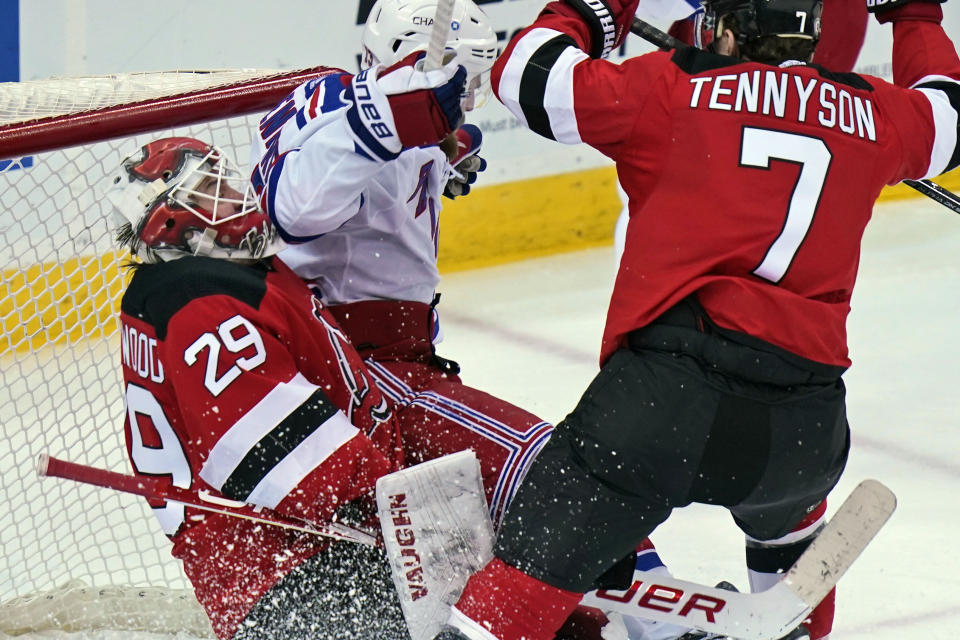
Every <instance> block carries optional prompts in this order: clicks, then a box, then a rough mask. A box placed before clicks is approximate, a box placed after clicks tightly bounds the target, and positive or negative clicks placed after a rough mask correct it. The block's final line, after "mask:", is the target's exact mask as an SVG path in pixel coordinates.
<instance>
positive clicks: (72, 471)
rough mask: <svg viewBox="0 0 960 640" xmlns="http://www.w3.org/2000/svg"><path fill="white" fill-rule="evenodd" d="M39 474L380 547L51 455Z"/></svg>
mask: <svg viewBox="0 0 960 640" xmlns="http://www.w3.org/2000/svg"><path fill="white" fill-rule="evenodd" d="M37 474H39V475H40V476H46V477H54V478H64V479H67V480H74V481H76V482H83V483H85V484H92V485H95V486H98V487H104V488H106V489H114V490H115V491H122V492H124V493H132V494H134V495H138V496H143V497H144V498H150V499H153V500H169V501H171V502H179V503H180V504H183V505H186V506H188V507H193V508H195V509H203V510H204V511H212V512H214V513H220V514H223V515H228V516H232V517H235V518H245V519H247V520H253V521H254V522H261V523H263V524H269V525H273V526H277V527H283V528H285V529H294V530H296V531H303V532H305V533H311V534H313V535H318V536H325V537H328V538H336V539H338V540H349V541H351V542H359V543H360V544H366V545H370V546H377V544H378V540H377V537H376V536H374V535H371V534H370V533H368V532H366V531H362V530H360V529H355V528H353V527H348V526H345V525H342V524H338V523H335V522H330V523H326V524H317V523H314V522H307V521H305V520H304V521H301V520H294V519H292V518H285V517H283V516H281V515H279V514H277V513H272V512H270V513H264V512H263V511H261V510H260V508H259V507H255V506H253V505H250V504H247V503H245V502H239V501H237V500H229V499H227V498H222V497H220V496H215V495H212V494H210V493H208V492H206V491H196V490H192V489H182V488H180V487H173V486H169V485H166V484H164V483H161V482H160V481H158V480H154V479H153V478H147V477H144V476H128V475H124V474H122V473H116V472H115V471H107V470H106V469H99V468H97V467H88V466H87V465H83V464H78V463H76V462H67V461H66V460H59V459H57V458H54V457H52V456H49V455H47V454H40V456H39V457H38V458H37Z"/></svg>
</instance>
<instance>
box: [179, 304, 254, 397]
mask: <svg viewBox="0 0 960 640" xmlns="http://www.w3.org/2000/svg"><path fill="white" fill-rule="evenodd" d="M238 330H239V333H237V332H238ZM218 337H219V340H218V339H217V338H218ZM221 344H222V345H223V346H224V347H226V348H227V351H229V352H230V353H240V352H242V351H244V350H245V349H247V348H249V347H253V349H254V353H253V354H251V355H249V356H245V357H241V358H237V359H236V361H235V362H234V364H233V366H231V367H230V368H229V369H227V370H226V371H225V372H224V374H223V375H222V376H220V377H219V378H218V377H217V371H218V370H219V363H220V346H221ZM204 349H209V350H210V354H209V355H208V357H207V364H206V373H205V374H204V377H203V386H205V387H206V388H207V390H208V391H210V393H211V394H213V395H214V396H219V395H220V394H221V393H223V390H224V389H226V388H227V387H229V386H230V383H232V382H233V381H234V380H236V379H237V378H238V377H239V376H240V374H241V373H242V372H243V371H249V370H250V369H253V368H254V367H256V366H259V365H261V364H263V363H264V361H266V359H267V350H266V348H264V346H263V339H262V338H261V337H260V332H258V331H257V328H256V327H255V326H253V324H252V323H251V322H250V321H249V320H247V319H246V318H244V317H243V316H239V315H237V316H233V317H232V318H230V319H229V320H226V321H224V322H223V323H221V324H220V326H219V327H217V335H216V336H215V335H213V334H212V333H210V332H207V333H204V334H203V335H202V336H200V337H199V338H197V340H196V341H195V342H194V343H193V344H191V345H190V346H189V347H187V350H186V351H184V353H183V360H184V362H186V363H187V365H188V366H191V367H192V366H193V365H195V364H196V363H197V358H198V357H199V356H200V352H201V351H203V350H204Z"/></svg>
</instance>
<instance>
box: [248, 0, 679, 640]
mask: <svg viewBox="0 0 960 640" xmlns="http://www.w3.org/2000/svg"><path fill="white" fill-rule="evenodd" d="M436 8H437V2H436V0H378V1H377V2H376V3H375V4H374V5H373V7H372V9H371V11H370V15H369V19H368V20H367V23H366V27H365V30H364V33H363V39H362V45H363V65H362V66H363V67H364V70H363V71H361V72H360V73H358V74H357V75H352V74H349V73H347V72H344V71H341V70H336V69H331V70H330V71H329V72H327V73H326V74H323V75H320V76H318V77H317V78H315V79H312V80H310V81H308V82H306V83H305V84H303V85H301V86H300V87H298V88H297V89H296V90H294V91H293V92H292V93H291V94H290V95H289V96H288V97H287V98H286V99H285V100H284V101H282V102H281V103H280V104H279V105H277V107H276V108H275V109H273V110H272V111H271V112H270V113H269V114H267V115H266V116H265V117H264V118H263V119H262V120H261V122H260V127H259V130H258V132H257V134H256V135H255V138H256V139H255V143H254V151H253V157H252V163H251V166H252V167H253V178H252V182H253V185H254V187H255V189H256V190H257V191H258V193H259V196H260V201H261V205H262V207H263V210H264V211H266V212H267V213H268V214H269V216H270V217H271V219H272V220H273V222H274V224H275V226H276V227H277V229H278V230H279V232H280V234H281V236H282V237H283V239H284V240H285V241H286V242H287V243H288V244H289V245H290V247H289V248H288V249H287V250H285V251H284V252H283V253H282V255H281V257H282V259H283V261H284V262H285V263H286V264H288V265H289V266H290V267H291V268H292V269H293V270H294V271H295V272H296V273H297V274H298V275H300V276H301V277H302V278H304V279H305V280H306V281H307V282H308V283H309V284H310V285H311V287H312V288H313V290H314V291H315V293H316V294H317V295H318V296H320V297H321V299H322V300H323V301H324V303H325V304H326V305H327V308H328V309H329V310H330V311H331V312H332V313H333V315H334V316H335V317H336V318H337V320H338V321H339V323H340V325H341V327H342V328H343V329H344V330H345V332H346V333H347V335H348V336H349V337H350V340H351V342H352V343H353V344H354V345H355V346H356V348H357V350H358V351H359V352H360V353H361V355H362V356H364V358H365V359H366V363H367V365H368V368H369V370H370V372H371V374H372V375H373V376H374V378H375V379H376V381H377V383H378V385H379V386H380V388H381V390H382V391H383V392H384V393H385V395H387V397H388V398H389V399H391V400H392V401H393V403H394V405H395V411H396V415H397V417H398V419H399V420H400V421H401V423H402V424H403V425H404V427H403V429H402V430H403V432H404V437H403V446H404V455H405V457H406V460H407V463H408V464H413V463H415V462H417V461H420V460H429V459H433V458H436V457H439V456H441V455H444V454H446V453H451V452H454V451H459V450H462V449H464V448H467V447H469V448H471V449H473V450H474V451H475V452H476V454H477V457H478V459H479V460H480V464H481V471H482V475H483V480H484V486H485V490H486V497H487V501H488V504H489V508H490V515H491V518H492V520H493V523H494V526H495V527H496V526H498V525H499V523H500V521H501V519H502V517H503V513H504V510H505V509H506V506H507V504H508V503H509V501H510V499H511V498H512V496H513V494H514V493H515V491H516V488H517V486H518V484H519V483H520V481H521V480H522V478H523V476H524V475H525V473H526V469H527V467H528V465H529V464H530V462H531V460H532V459H533V458H534V457H535V456H536V454H537V452H538V451H539V450H540V448H541V447H542V446H543V445H544V443H545V442H546V440H547V438H549V436H550V433H551V432H552V429H553V427H552V425H550V424H548V423H547V422H545V421H543V420H540V419H539V418H538V417H536V416H534V415H532V414H530V413H529V412H527V411H525V410H523V409H520V408H519V407H516V406H513V405H511V404H510V403H508V402H505V401H503V400H501V399H499V398H496V397H493V396H491V395H489V394H487V393H484V392H482V391H480V390H477V389H474V388H471V387H469V386H466V385H464V384H463V383H462V382H461V380H460V378H459V377H458V375H457V374H458V373H459V367H458V365H457V364H456V363H455V362H452V361H450V360H446V359H444V358H441V357H439V356H438V355H437V354H436V351H435V347H434V345H435V343H436V342H438V341H439V338H440V335H441V334H440V329H439V323H438V315H437V312H436V302H437V299H438V297H437V294H436V290H437V286H438V284H439V280H440V278H439V273H438V271H437V248H438V243H439V238H438V231H439V215H440V209H441V197H442V196H444V195H446V196H447V197H449V198H453V197H457V196H460V195H464V194H466V193H467V192H468V191H469V189H470V185H471V184H472V183H473V181H474V180H475V178H476V175H477V173H478V172H480V171H482V170H483V169H484V167H485V163H484V162H483V160H482V159H481V158H480V157H479V155H478V154H477V152H478V151H479V147H480V137H481V136H480V131H479V129H478V128H477V127H475V126H473V125H469V124H461V121H462V116H463V112H469V111H470V110H471V109H472V108H473V107H475V106H477V105H479V104H481V103H482V102H483V101H484V100H485V99H486V97H487V96H488V95H489V91H490V89H489V80H488V76H489V69H490V67H491V65H492V64H493V61H494V60H495V58H496V55H497V39H496V35H495V33H494V31H493V29H492V28H491V27H490V24H489V21H488V19H487V17H486V15H485V14H484V13H483V12H482V11H481V10H480V9H479V8H478V7H477V6H476V5H475V4H473V3H472V2H470V1H468V0H456V2H455V3H454V7H453V18H452V21H451V25H450V35H449V39H448V42H447V56H446V57H445V60H446V61H447V62H446V64H445V66H444V67H443V68H442V69H440V70H438V71H431V72H423V71H422V70H421V69H422V68H421V66H420V60H419V56H422V52H423V51H424V50H425V49H426V46H427V42H428V40H429V36H430V29H431V27H432V23H433V16H434V14H435V12H436ZM418 52H419V53H418ZM450 54H453V55H452V58H451V56H450ZM458 73H459V74H460V75H459V76H458ZM452 93H455V95H456V97H457V98H458V99H457V100H453V101H451V100H450V96H451V94H452ZM639 557H641V558H642V561H641V562H642V564H643V568H644V569H648V570H649V569H655V568H656V567H662V563H661V562H660V561H659V558H657V557H656V552H655V550H653V549H652V545H645V546H644V547H642V553H640V554H639ZM633 564H634V559H633V558H629V559H625V563H624V567H625V569H626V571H627V574H628V578H627V579H628V582H627V584H629V574H631V573H632V572H631V571H630V569H632V567H633ZM618 583H619V581H617V582H615V583H611V584H609V585H606V586H611V587H614V586H616V585H617V584H618ZM604 622H605V620H604V619H602V618H601V619H600V622H599V623H596V622H591V621H590V618H589V616H583V617H581V618H580V621H579V624H573V621H571V629H569V630H567V631H562V633H567V634H568V635H566V636H563V635H561V636H560V637H566V638H571V639H572V638H577V639H579V640H587V639H589V638H595V639H597V640H599V626H598V625H602V624H603V623H604ZM584 623H586V624H584ZM653 629H654V628H653V627H651V628H650V630H651V631H653ZM680 633H682V631H679V630H674V631H668V630H666V629H662V628H660V629H659V630H658V631H657V633H656V634H655V635H647V636H643V637H644V638H645V639H646V638H651V639H652V638H667V637H675V636H677V635H679V634H680ZM631 637H632V638H639V637H641V636H638V635H635V634H631Z"/></svg>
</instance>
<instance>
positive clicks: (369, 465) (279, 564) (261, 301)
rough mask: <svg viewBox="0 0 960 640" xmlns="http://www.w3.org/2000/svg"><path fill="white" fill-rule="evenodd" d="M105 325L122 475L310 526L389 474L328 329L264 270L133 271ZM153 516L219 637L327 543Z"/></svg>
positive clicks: (207, 265) (375, 402)
mask: <svg viewBox="0 0 960 640" xmlns="http://www.w3.org/2000/svg"><path fill="white" fill-rule="evenodd" d="M121 323H122V325H121V328H122V359H123V374H124V386H125V399H126V407H127V420H126V425H125V433H126V438H127V448H128V453H129V455H130V459H131V461H132V463H133V467H134V470H135V471H136V473H138V474H144V475H150V476H166V477H169V478H170V481H171V482H172V483H173V484H174V485H176V486H179V487H184V488H197V489H206V490H209V491H212V492H213V493H214V495H223V496H225V497H227V498H230V499H233V500H240V501H244V502H247V503H251V504H255V505H259V506H262V507H265V508H267V509H272V510H275V511H276V512H279V513H280V514H283V515H286V516H290V517H293V518H302V519H306V520H310V521H315V522H326V521H329V520H330V519H331V517H332V516H333V515H334V514H335V513H336V511H337V509H338V508H339V507H341V506H342V505H344V504H347V503H350V502H352V501H356V500H366V499H369V497H370V495H371V492H372V489H373V487H374V484H375V482H376V479H377V478H378V477H379V476H381V475H383V474H384V473H388V472H390V471H393V470H395V469H396V468H398V467H399V466H400V463H401V460H400V453H399V451H400V447H399V440H398V433H397V430H396V427H395V424H394V421H393V418H392V416H391V414H390V410H389V408H388V406H387V403H386V401H385V400H384V398H383V396H382V395H381V394H380V392H379V390H378V389H377V387H376V386H375V385H374V384H372V383H371V381H370V380H369V379H368V378H367V375H366V373H365V369H364V367H363V365H362V363H361V361H360V359H359V356H357V354H356V352H355V351H354V350H353V347H352V346H350V345H349V344H348V343H347V341H346V339H345V338H344V336H343V334H342V333H341V332H340V330H339V328H338V327H337V325H336V322H335V321H334V320H333V319H332V317H331V316H329V315H328V314H327V311H326V310H325V309H324V308H323V307H322V306H321V305H320V303H319V301H317V300H316V299H315V298H314V297H313V296H312V295H311V293H310V292H309V290H308V289H307V288H306V287H305V286H304V284H303V282H302V281H301V280H300V279H299V278H297V276H295V275H294V274H293V273H292V272H291V271H290V270H289V269H288V268H287V267H286V266H285V265H284V264H283V263H282V262H280V261H279V260H277V259H273V260H272V261H263V262H260V263H257V264H256V265H253V266H242V265H239V264H236V263H230V262H227V261H225V260H217V259H211V258H199V257H196V258H195V257H185V258H181V259H179V260H175V261H172V262H167V263H161V264H156V265H144V266H141V267H138V268H137V271H136V273H135V274H134V276H133V279H132V281H131V282H130V285H129V287H128V289H127V291H126V293H125V294H124V297H123V302H122V314H121ZM154 513H155V514H156V516H157V518H158V519H159V520H160V523H161V525H162V527H163V530H164V531H165V532H166V533H167V535H169V536H170V537H171V539H172V540H173V543H174V546H173V555H174V556H176V557H177V558H179V559H181V560H182V561H183V565H184V568H185V570H186V572H187V575H188V576H189V578H190V580H191V582H192V583H193V585H194V588H195V590H196V593H197V597H198V598H199V600H200V602H201V604H202V605H203V606H204V608H205V609H206V610H207V613H208V615H209V616H210V619H211V620H212V621H213V624H214V630H215V631H216V632H217V635H218V636H220V637H229V636H231V635H232V634H233V633H234V629H235V628H236V625H237V624H238V623H239V622H240V620H241V619H242V618H243V616H244V615H245V614H246V613H247V611H248V610H249V609H250V607H251V606H253V604H254V603H255V602H256V601H257V600H258V599H259V598H260V596H261V595H262V594H263V593H264V592H266V591H267V590H268V589H269V588H270V587H271V586H272V585H273V584H274V583H276V582H277V581H278V580H279V579H280V578H281V577H283V576H284V575H286V574H287V573H289V571H290V570H291V569H293V568H294V567H295V566H297V564H299V563H300V562H301V561H302V560H304V559H306V558H308V557H310V556H311V555H313V554H315V553H317V552H318V551H320V550H322V549H323V548H325V547H326V546H327V542H326V539H323V538H318V537H316V536H311V535H308V534H301V533H297V532H290V531H288V530H285V529H280V528H278V527H271V526H264V525H260V524H256V523H252V522H250V521H247V520H240V519H237V518H232V517H229V516H223V515H218V514H211V513H209V512H203V511H195V510H192V509H190V508H184V507H183V506H182V505H176V504H172V503H171V504H167V505H156V506H155V507H154ZM369 513H373V511H372V509H371V510H370V511H369Z"/></svg>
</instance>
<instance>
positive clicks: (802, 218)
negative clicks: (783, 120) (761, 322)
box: [740, 127, 833, 283]
mask: <svg viewBox="0 0 960 640" xmlns="http://www.w3.org/2000/svg"><path fill="white" fill-rule="evenodd" d="M832 159H833V154H831V153H830V149H829V148H827V145H826V143H825V142H824V141H823V140H821V139H820V138H812V137H810V136H802V135H797V134H795V133H786V132H783V131H772V130H770V129H755V128H753V127H744V129H743V144H742V145H741V148H740V164H741V165H742V166H747V167H756V168H758V169H769V168H770V160H785V161H787V162H793V163H796V164H799V165H800V175H799V176H798V177H797V183H796V184H795V185H794V188H793V193H792V194H791V196H790V204H789V205H788V206H787V218H786V220H785V221H784V223H783V229H782V230H781V231H780V235H779V236H777V239H776V240H774V242H773V244H772V245H770V248H769V249H767V255H765V256H764V257H763V261H762V262H761V263H760V266H758V267H757V268H756V269H754V270H753V273H754V274H756V275H758V276H760V277H761V278H764V279H766V280H769V281H771V282H773V283H777V282H780V280H782V279H783V276H784V275H785V274H786V273H787V269H789V268H790V263H792V262H793V258H794V256H795V255H796V254H797V251H798V250H799V249H800V245H801V244H802V243H803V240H804V239H805V238H806V237H807V232H808V231H809V230H810V225H811V224H813V214H814V213H816V210H817V205H819V204H820V195H821V194H822V193H823V185H824V182H826V179H827V171H828V170H829V169H830V161H831V160H832Z"/></svg>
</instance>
